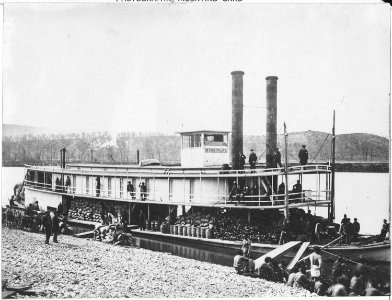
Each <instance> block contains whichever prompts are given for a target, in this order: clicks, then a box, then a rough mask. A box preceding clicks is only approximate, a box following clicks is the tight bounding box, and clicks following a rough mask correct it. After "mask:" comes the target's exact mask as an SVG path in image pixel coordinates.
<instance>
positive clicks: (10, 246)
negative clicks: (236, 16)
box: [1, 228, 310, 298]
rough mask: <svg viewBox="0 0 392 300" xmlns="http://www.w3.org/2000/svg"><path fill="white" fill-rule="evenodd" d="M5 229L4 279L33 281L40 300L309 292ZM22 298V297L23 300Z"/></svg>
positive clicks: (229, 271)
mask: <svg viewBox="0 0 392 300" xmlns="http://www.w3.org/2000/svg"><path fill="white" fill-rule="evenodd" d="M44 239H45V236H44V235H43V234H34V233H29V232H24V231H20V230H9V229H7V228H3V230H2V248H1V254H2V265H1V267H2V279H7V280H8V281H9V284H14V283H15V284H20V283H25V282H34V283H33V287H32V289H33V290H35V291H37V292H38V293H39V297H40V298H71V297H72V298H116V297H121V298H125V297H137V298H146V297H149V298H152V297H192V298H198V297H290V296H308V295H310V293H309V292H308V291H305V290H302V289H301V290H299V289H294V288H290V287H286V286H284V285H283V284H280V283H273V282H268V281H264V280H261V279H258V278H249V277H245V276H240V275H237V274H235V271H234V269H233V268H229V267H225V266H220V265H215V264H210V263H207V262H200V261H196V260H191V259H186V258H182V257H177V256H173V255H170V254H168V253H159V252H153V251H149V250H144V249H136V248H124V247H120V246H112V245H107V244H104V243H101V242H95V241H93V240H87V239H78V238H74V237H71V236H62V235H61V236H59V243H58V244H53V243H51V244H50V245H45V244H44ZM21 297H22V296H21Z"/></svg>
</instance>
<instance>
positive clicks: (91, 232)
mask: <svg viewBox="0 0 392 300" xmlns="http://www.w3.org/2000/svg"><path fill="white" fill-rule="evenodd" d="M91 235H93V236H94V230H93V231H86V232H81V233H76V234H74V235H73V236H74V237H78V238H83V237H89V236H91Z"/></svg>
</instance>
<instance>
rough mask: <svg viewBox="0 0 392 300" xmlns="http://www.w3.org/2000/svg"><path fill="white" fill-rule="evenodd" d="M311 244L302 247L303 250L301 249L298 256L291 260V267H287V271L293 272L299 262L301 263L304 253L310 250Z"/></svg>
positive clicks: (306, 243)
mask: <svg viewBox="0 0 392 300" xmlns="http://www.w3.org/2000/svg"><path fill="white" fill-rule="evenodd" d="M309 244H310V243H309V242H305V243H303V244H302V245H301V248H299V250H298V252H297V254H296V255H295V256H294V258H293V259H292V260H291V262H290V263H289V265H288V266H287V268H286V269H287V271H291V269H292V268H294V266H295V265H296V264H297V262H298V261H299V259H300V258H301V256H302V255H303V254H304V252H305V251H306V249H308V246H309Z"/></svg>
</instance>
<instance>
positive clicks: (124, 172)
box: [26, 164, 331, 178]
mask: <svg viewBox="0 0 392 300" xmlns="http://www.w3.org/2000/svg"><path fill="white" fill-rule="evenodd" d="M26 168H27V170H31V171H38V172H46V173H56V174H64V175H87V176H94V175H96V176H104V177H140V178H163V177H172V178H198V177H201V178H211V177H212V178H218V177H220V178H236V177H265V176H276V175H284V174H285V173H284V168H262V167H257V168H256V169H249V168H245V169H244V170H223V169H222V168H218V167H203V168H184V167H177V166H175V167H167V166H136V165H103V164H102V165H97V164H68V165H66V168H65V169H61V168H59V167H56V166H31V165H26ZM288 173H289V174H290V175H295V174H328V173H331V167H330V165H322V164H314V165H306V166H291V167H289V168H288Z"/></svg>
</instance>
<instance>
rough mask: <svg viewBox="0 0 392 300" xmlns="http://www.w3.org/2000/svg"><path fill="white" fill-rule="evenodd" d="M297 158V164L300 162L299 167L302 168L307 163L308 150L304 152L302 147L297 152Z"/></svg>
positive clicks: (303, 146)
mask: <svg viewBox="0 0 392 300" xmlns="http://www.w3.org/2000/svg"><path fill="white" fill-rule="evenodd" d="M298 157H299V162H300V164H301V166H304V165H306V164H307V163H308V157H309V154H308V150H306V146H305V145H302V149H301V150H299V154H298Z"/></svg>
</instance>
